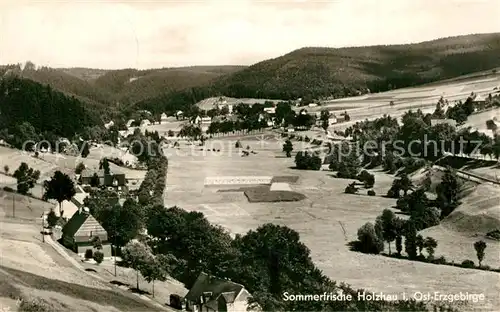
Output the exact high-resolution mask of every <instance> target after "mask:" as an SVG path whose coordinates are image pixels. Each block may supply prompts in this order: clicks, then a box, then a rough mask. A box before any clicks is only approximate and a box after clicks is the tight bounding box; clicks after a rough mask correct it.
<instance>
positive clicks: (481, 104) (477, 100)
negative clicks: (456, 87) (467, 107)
mask: <svg viewBox="0 0 500 312" xmlns="http://www.w3.org/2000/svg"><path fill="white" fill-rule="evenodd" d="M472 104H474V110H476V111H477V110H482V109H484V108H485V106H486V98H485V97H483V96H481V95H479V94H478V95H476V96H475V97H474V99H473V100H472Z"/></svg>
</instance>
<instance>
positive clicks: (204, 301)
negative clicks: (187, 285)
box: [184, 272, 258, 312]
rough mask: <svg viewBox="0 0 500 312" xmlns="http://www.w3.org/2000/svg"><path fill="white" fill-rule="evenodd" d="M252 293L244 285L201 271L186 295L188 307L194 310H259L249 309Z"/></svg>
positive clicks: (203, 311) (199, 311)
mask: <svg viewBox="0 0 500 312" xmlns="http://www.w3.org/2000/svg"><path fill="white" fill-rule="evenodd" d="M249 298H251V295H250V293H249V292H248V291H247V290H246V289H245V287H244V286H243V285H240V284H237V283H234V282H232V281H230V280H223V279H219V278H216V277H213V276H209V275H208V274H205V273H203V272H202V273H200V275H199V276H198V279H197V280H196V282H195V283H194V285H193V287H192V288H191V289H190V290H189V292H188V293H187V294H186V296H185V297H184V299H185V301H186V309H187V310H188V311H192V312H208V311H227V312H237V311H238V312H239V311H252V310H253V311H258V309H252V308H250V309H249V305H248V299H249Z"/></svg>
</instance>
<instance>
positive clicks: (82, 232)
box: [62, 210, 108, 242]
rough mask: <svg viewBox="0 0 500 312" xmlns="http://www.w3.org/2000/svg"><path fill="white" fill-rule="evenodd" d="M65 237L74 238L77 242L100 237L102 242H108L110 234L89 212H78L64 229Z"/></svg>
mask: <svg viewBox="0 0 500 312" xmlns="http://www.w3.org/2000/svg"><path fill="white" fill-rule="evenodd" d="M62 232H63V234H64V235H65V236H69V237H73V238H74V239H75V241H77V242H83V241H86V240H89V239H90V238H91V237H93V236H99V238H100V239H101V241H107V239H108V233H107V232H106V230H105V229H104V228H103V227H102V225H101V224H100V223H99V222H98V221H97V220H96V219H95V218H94V217H93V216H92V215H91V214H90V213H88V212H85V211H83V210H82V211H77V212H76V213H75V214H73V216H72V217H71V219H69V221H68V223H66V225H65V226H64V227H63V229H62Z"/></svg>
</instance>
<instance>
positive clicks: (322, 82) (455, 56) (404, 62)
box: [216, 33, 500, 99]
mask: <svg viewBox="0 0 500 312" xmlns="http://www.w3.org/2000/svg"><path fill="white" fill-rule="evenodd" d="M498 66H500V34H498V33H495V34H481V35H468V36H459V37H450V38H444V39H438V40H434V41H428V42H423V43H418V44H409V45H392V46H368V47H354V48H340V49H333V48H303V49H299V50H296V51H293V52H291V53H289V54H286V55H284V56H281V57H278V58H275V59H271V60H266V61H263V62H260V63H257V64H255V65H253V66H250V67H248V68H246V69H244V70H242V71H239V72H236V73H234V74H232V75H230V76H227V77H223V78H222V79H220V80H219V81H218V82H217V83H216V89H217V90H218V91H219V92H222V93H224V94H225V95H227V96H230V97H240V98H245V97H247V98H276V99H292V98H298V97H305V96H311V97H313V98H316V97H327V96H333V97H343V96H349V95H357V94H358V93H359V92H361V93H365V92H366V90H367V89H370V91H371V92H379V91H387V90H390V89H394V88H401V87H407V86H414V85H418V84H422V83H427V82H433V81H437V80H441V79H447V78H452V77H456V76H459V75H464V74H468V73H471V72H476V71H481V70H487V69H492V68H495V67H498Z"/></svg>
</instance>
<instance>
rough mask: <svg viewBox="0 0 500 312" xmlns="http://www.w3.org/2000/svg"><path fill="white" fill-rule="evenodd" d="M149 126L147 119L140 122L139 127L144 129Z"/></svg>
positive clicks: (149, 122)
mask: <svg viewBox="0 0 500 312" xmlns="http://www.w3.org/2000/svg"><path fill="white" fill-rule="evenodd" d="M150 124H151V121H149V120H148V119H144V120H142V121H141V127H146V126H149V125H150Z"/></svg>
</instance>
